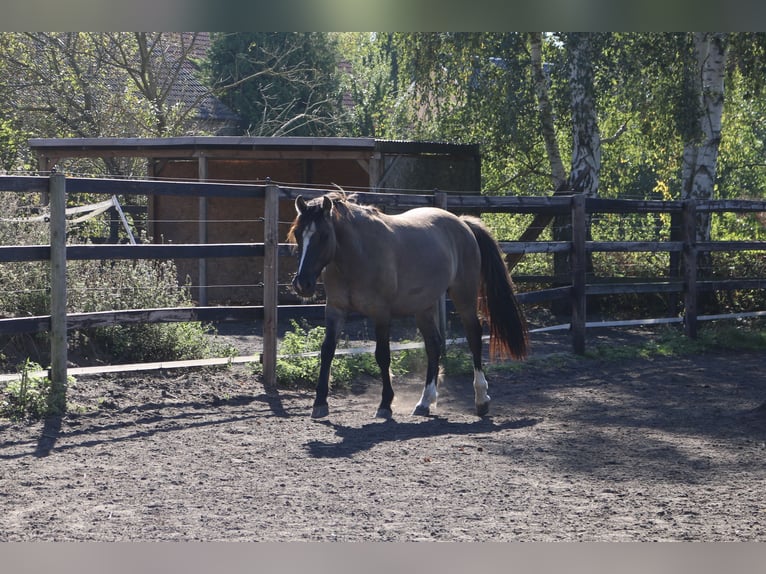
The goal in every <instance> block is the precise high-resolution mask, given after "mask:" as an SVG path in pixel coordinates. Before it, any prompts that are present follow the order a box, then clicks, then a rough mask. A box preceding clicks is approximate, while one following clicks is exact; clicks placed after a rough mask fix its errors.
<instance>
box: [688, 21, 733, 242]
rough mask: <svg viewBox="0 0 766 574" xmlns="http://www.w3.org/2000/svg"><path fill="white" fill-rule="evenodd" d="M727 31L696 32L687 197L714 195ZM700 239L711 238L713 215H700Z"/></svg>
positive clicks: (698, 197)
mask: <svg viewBox="0 0 766 574" xmlns="http://www.w3.org/2000/svg"><path fill="white" fill-rule="evenodd" d="M726 40H727V34H725V33H720V32H715V33H713V32H695V33H694V57H695V66H696V68H695V74H694V75H693V76H692V81H693V82H694V85H693V86H692V88H693V93H695V94H697V98H698V101H697V102H696V103H697V105H698V110H699V116H698V117H697V122H696V124H697V125H696V127H697V134H696V137H690V138H689V140H688V141H687V142H686V143H685V144H684V154H683V198H684V199H696V200H708V199H712V198H713V186H714V184H715V177H716V167H717V163H718V146H719V144H720V143H721V116H722V114H723V99H724V86H723V79H724V68H725V66H726V43H727V42H726ZM696 235H697V241H710V214H709V213H701V214H699V215H698V216H697V234H696Z"/></svg>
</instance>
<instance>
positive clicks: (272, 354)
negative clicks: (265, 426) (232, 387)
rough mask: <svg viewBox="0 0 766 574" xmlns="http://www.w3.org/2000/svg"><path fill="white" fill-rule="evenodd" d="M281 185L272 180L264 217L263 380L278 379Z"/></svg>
mask: <svg viewBox="0 0 766 574" xmlns="http://www.w3.org/2000/svg"><path fill="white" fill-rule="evenodd" d="M278 257H279V187H277V186H276V185H273V184H272V183H271V182H269V183H268V184H267V185H266V199H265V207H264V220H263V359H262V363H263V383H264V385H265V386H267V387H274V386H276V383H277V321H278V317H277V305H278V299H279V298H278V281H279V273H278V271H279V268H278V261H279V259H278Z"/></svg>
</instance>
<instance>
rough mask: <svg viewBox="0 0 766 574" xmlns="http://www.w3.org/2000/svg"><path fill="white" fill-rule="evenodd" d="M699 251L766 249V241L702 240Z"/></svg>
mask: <svg viewBox="0 0 766 574" xmlns="http://www.w3.org/2000/svg"><path fill="white" fill-rule="evenodd" d="M697 250H698V251H766V241H700V242H699V243H697Z"/></svg>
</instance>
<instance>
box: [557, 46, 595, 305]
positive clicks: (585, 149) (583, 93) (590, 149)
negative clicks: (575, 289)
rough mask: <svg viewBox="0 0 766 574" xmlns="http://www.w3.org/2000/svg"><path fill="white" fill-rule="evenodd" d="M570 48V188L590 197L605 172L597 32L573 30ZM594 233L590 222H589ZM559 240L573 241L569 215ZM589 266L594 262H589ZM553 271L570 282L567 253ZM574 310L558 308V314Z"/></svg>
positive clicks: (559, 223) (562, 221)
mask: <svg viewBox="0 0 766 574" xmlns="http://www.w3.org/2000/svg"><path fill="white" fill-rule="evenodd" d="M566 45H567V49H568V50H569V59H570V64H569V85H570V91H571V104H572V164H571V169H570V171H569V182H568V183H569V189H571V190H572V191H573V192H574V193H582V194H584V195H586V196H588V197H595V196H597V195H598V186H599V172H600V171H601V134H600V133H599V129H598V117H597V114H596V101H595V97H594V87H593V76H594V72H593V56H594V52H595V49H594V34H593V33H571V34H567V35H566ZM587 227H588V231H587V233H588V236H590V222H588V224H587ZM553 239H554V240H555V241H571V240H572V228H571V226H570V225H569V218H568V217H557V218H556V220H555V223H554V227H553ZM588 268H589V269H590V268H591V265H590V264H588ZM553 273H554V275H555V276H556V277H557V278H560V279H561V280H562V281H564V282H566V283H569V277H570V275H571V272H570V263H569V257H568V254H566V253H557V254H555V255H554V259H553ZM570 310H571V309H566V308H564V307H561V308H558V306H557V305H554V308H553V312H554V313H555V314H557V315H559V314H564V313H567V312H569V311H570Z"/></svg>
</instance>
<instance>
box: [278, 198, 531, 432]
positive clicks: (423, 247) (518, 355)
mask: <svg viewBox="0 0 766 574" xmlns="http://www.w3.org/2000/svg"><path fill="white" fill-rule="evenodd" d="M295 209H296V212H297V215H296V217H295V220H294V221H293V223H292V227H291V228H290V231H289V233H288V241H289V242H290V243H292V244H295V245H297V249H296V255H297V257H298V270H297V273H296V274H295V276H294V277H293V279H292V287H293V289H294V291H295V293H296V294H297V295H298V296H299V297H301V298H302V299H304V300H308V299H310V298H311V297H313V296H314V295H315V293H316V286H317V280H318V278H319V276H320V274H323V279H324V288H325V294H326V305H325V335H324V340H323V342H322V347H321V363H320V371H319V380H318V382H317V385H316V396H315V399H314V404H313V409H312V413H311V417H312V418H314V419H320V418H324V417H326V416H328V414H329V405H328V402H327V396H328V386H329V378H330V367H331V363H332V360H333V357H334V355H335V349H336V345H337V341H338V338H339V336H340V334H341V330H342V328H343V325H344V321H345V319H346V316H347V314H348V313H349V312H356V313H360V314H362V315H365V316H367V317H368V318H370V319H371V320H372V321H373V323H374V325H375V359H376V361H377V364H378V366H379V367H380V372H381V379H382V383H383V390H382V397H381V401H380V405H379V407H378V410H377V413H376V416H377V417H378V418H383V419H390V418H392V416H393V412H392V409H391V403H392V402H393V399H394V390H393V387H392V385H391V373H390V370H389V369H390V364H391V351H390V342H389V338H390V337H389V335H390V328H391V321H392V318H394V317H400V316H414V317H415V320H416V324H417V327H418V330H419V331H420V333H421V335H422V337H423V341H424V343H425V349H426V355H427V368H426V381H425V386H424V388H423V392H422V396H421V397H420V400H419V401H418V403H417V404H416V406H415V409H414V411H413V415H421V416H429V415H430V414H431V411H432V409H434V408H435V406H436V401H437V398H438V388H437V387H438V379H439V359H440V354H441V349H442V336H441V333H440V329H439V326H438V309H439V302H440V298H441V296H442V295H443V294H444V293H448V294H449V297H450V299H451V300H452V302H453V304H454V307H455V310H456V311H457V314H458V315H459V316H460V319H461V321H462V324H463V328H464V331H465V334H466V339H467V342H468V347H469V349H470V352H471V354H472V356H473V374H474V379H473V387H474V404H475V408H476V414H477V415H478V416H479V417H484V416H486V415H487V414H488V413H489V405H490V397H489V394H488V387H489V385H488V383H487V379H486V376H485V375H484V370H483V367H482V333H483V325H482V322H481V320H480V318H479V313H480V312H481V314H482V315H483V316H484V317H485V319H486V320H487V322H488V323H489V332H490V345H489V349H490V359H493V358H495V357H497V356H501V357H503V358H508V357H511V358H515V359H523V358H524V357H525V356H526V354H527V350H528V345H529V342H528V330H527V325H526V320H525V318H524V315H523V313H522V311H521V308H520V306H519V304H518V303H517V301H516V297H515V295H514V288H513V283H512V281H511V278H510V276H509V274H508V269H507V267H506V265H505V262H504V260H503V257H502V252H501V251H500V248H499V246H498V244H497V242H496V241H495V239H494V238H493V237H492V235H491V234H490V232H489V231H488V230H487V229H486V227H485V226H484V225H483V224H482V222H481V220H479V219H478V218H475V217H468V216H456V215H454V214H452V213H450V212H448V211H446V210H443V209H438V208H435V207H418V208H415V209H411V210H409V211H406V212H404V213H401V214H396V215H388V214H385V213H382V212H381V211H380V210H378V209H377V208H375V207H372V206H368V205H360V204H359V203H358V201H357V200H356V196H355V195H351V196H349V195H347V194H346V193H345V192H331V193H329V194H326V195H323V196H321V197H319V198H315V199H313V200H311V201H308V202H307V201H306V200H305V199H304V198H303V197H302V196H298V197H297V198H296V199H295Z"/></svg>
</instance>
